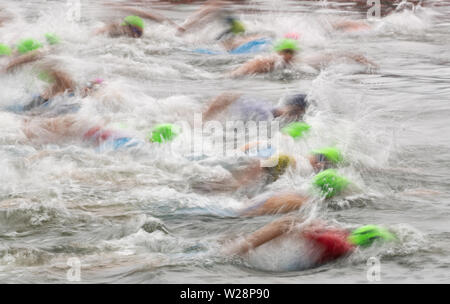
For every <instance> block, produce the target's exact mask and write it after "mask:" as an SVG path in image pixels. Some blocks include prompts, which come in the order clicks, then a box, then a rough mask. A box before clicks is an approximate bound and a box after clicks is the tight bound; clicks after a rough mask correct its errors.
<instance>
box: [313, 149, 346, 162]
mask: <svg viewBox="0 0 450 304" xmlns="http://www.w3.org/2000/svg"><path fill="white" fill-rule="evenodd" d="M312 154H314V155H316V154H322V155H325V157H326V158H327V159H328V160H329V161H330V162H332V163H333V164H338V163H340V162H342V161H343V157H342V153H341V151H340V150H339V149H338V148H334V147H327V148H322V149H318V150H313V151H312Z"/></svg>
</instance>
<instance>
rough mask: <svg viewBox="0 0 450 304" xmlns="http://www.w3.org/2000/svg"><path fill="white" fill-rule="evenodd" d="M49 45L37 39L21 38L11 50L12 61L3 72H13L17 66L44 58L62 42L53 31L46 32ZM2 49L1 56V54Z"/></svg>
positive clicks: (9, 54)
mask: <svg viewBox="0 0 450 304" xmlns="http://www.w3.org/2000/svg"><path fill="white" fill-rule="evenodd" d="M45 39H46V42H47V46H45V45H44V44H42V43H41V42H39V41H37V40H35V39H31V38H29V39H23V40H21V41H20V42H19V43H18V44H17V46H16V49H15V50H11V49H10V51H9V53H8V54H5V55H8V56H13V58H12V59H11V60H10V62H9V63H8V64H7V65H6V67H5V68H4V69H3V72H12V71H13V70H15V69H16V68H18V67H20V66H23V65H25V64H27V63H30V62H35V61H38V60H41V59H43V58H44V57H45V56H46V55H48V54H49V53H50V52H52V51H53V49H54V48H53V46H55V45H57V44H59V43H60V39H59V37H58V36H56V35H55V34H52V33H47V34H45ZM1 55H2V54H1V51H0V56H1Z"/></svg>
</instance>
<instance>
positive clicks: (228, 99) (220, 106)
mask: <svg viewBox="0 0 450 304" xmlns="http://www.w3.org/2000/svg"><path fill="white" fill-rule="evenodd" d="M239 96H240V94H234V93H222V94H220V95H219V96H217V97H216V98H214V100H213V101H211V103H210V105H209V107H208V109H206V111H205V112H203V120H205V121H207V120H210V119H211V118H212V117H214V116H216V115H217V114H218V113H220V112H222V111H223V110H225V109H226V108H227V107H228V106H230V105H231V104H232V103H233V102H235V101H236V100H237V99H238V98H239Z"/></svg>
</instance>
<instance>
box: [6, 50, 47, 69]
mask: <svg viewBox="0 0 450 304" xmlns="http://www.w3.org/2000/svg"><path fill="white" fill-rule="evenodd" d="M42 57H44V54H43V53H42V52H41V51H38V50H36V51H32V52H30V53H28V54H25V55H22V56H19V57H17V58H15V59H13V60H11V62H10V63H9V64H8V65H7V66H6V68H5V71H6V72H8V73H9V72H12V71H13V70H14V69H16V68H18V67H20V66H22V65H24V64H26V63H30V62H33V61H37V60H39V59H41V58H42Z"/></svg>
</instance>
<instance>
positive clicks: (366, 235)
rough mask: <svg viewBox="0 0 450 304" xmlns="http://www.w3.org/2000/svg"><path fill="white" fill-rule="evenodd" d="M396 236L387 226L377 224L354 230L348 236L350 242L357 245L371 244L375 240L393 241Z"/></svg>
mask: <svg viewBox="0 0 450 304" xmlns="http://www.w3.org/2000/svg"><path fill="white" fill-rule="evenodd" d="M395 239H396V237H395V235H393V234H392V233H390V232H389V231H388V230H387V229H386V228H382V227H379V226H375V225H366V226H362V227H359V228H357V229H355V230H353V231H352V233H351V234H350V236H349V237H348V240H349V242H351V243H352V244H354V245H357V246H370V245H371V244H372V243H373V242H374V241H375V240H383V241H387V242H389V241H393V240H395Z"/></svg>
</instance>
